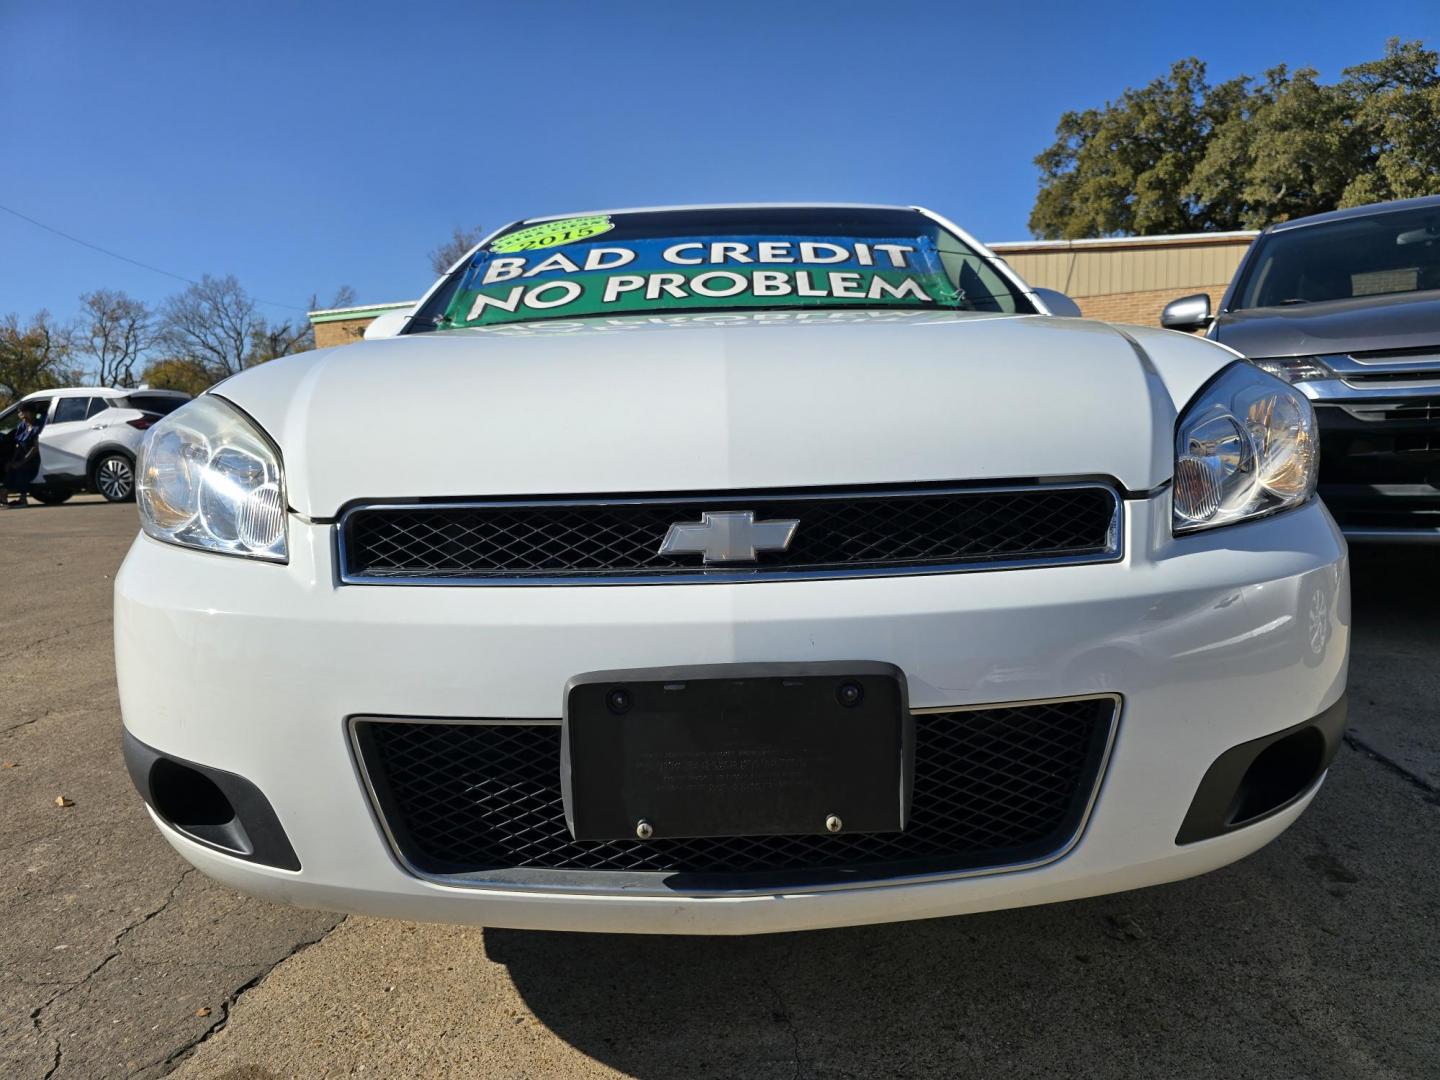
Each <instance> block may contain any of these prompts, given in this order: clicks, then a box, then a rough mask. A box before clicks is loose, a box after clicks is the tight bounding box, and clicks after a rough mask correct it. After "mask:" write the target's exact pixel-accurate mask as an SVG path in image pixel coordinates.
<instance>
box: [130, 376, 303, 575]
mask: <svg viewBox="0 0 1440 1080" xmlns="http://www.w3.org/2000/svg"><path fill="white" fill-rule="evenodd" d="M139 476H140V478H139V481H138V482H137V484H136V488H135V490H136V501H137V502H138V504H139V507H140V524H141V527H142V528H143V529H144V530H145V532H146V534H148V535H150V536H153V537H155V539H157V540H164V541H166V542H167V543H171V544H179V545H181V546H183V547H191V548H198V549H199V550H201V551H213V552H217V553H219V554H222V555H244V556H248V557H250V558H253V559H269V560H272V561H274V562H284V561H285V560H286V559H287V557H288V555H289V551H288V549H287V546H286V542H285V481H284V475H283V473H282V471H281V468H280V455H279V453H278V452H277V451H276V449H275V447H274V445H273V444H272V443H271V442H270V440H269V439H268V438H266V437H265V434H264V433H263V432H262V431H260V429H259V428H257V427H256V426H255V425H254V424H253V423H252V422H251V421H250V419H249V418H248V417H246V416H245V415H244V414H243V413H241V412H240V410H239V409H236V408H235V407H234V406H232V405H230V404H229V403H227V402H226V401H224V400H223V399H221V398H218V397H215V396H214V395H213V394H204V395H202V396H201V397H198V398H196V399H195V400H194V401H190V402H187V403H186V404H184V405H182V406H181V407H180V408H178V409H176V410H175V411H174V412H172V413H171V414H170V415H169V416H167V417H165V419H163V420H161V421H160V422H159V423H157V424H156V425H155V426H154V427H152V428H151V429H150V431H149V432H148V433H147V435H146V439H145V445H144V446H143V447H142V448H141V451H140V468H139Z"/></svg>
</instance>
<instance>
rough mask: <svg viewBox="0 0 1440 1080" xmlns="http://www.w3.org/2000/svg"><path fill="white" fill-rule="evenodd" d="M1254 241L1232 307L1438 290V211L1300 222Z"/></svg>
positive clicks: (1439, 283)
mask: <svg viewBox="0 0 1440 1080" xmlns="http://www.w3.org/2000/svg"><path fill="white" fill-rule="evenodd" d="M1260 243H1261V246H1260V247H1259V248H1258V249H1257V250H1256V252H1255V254H1254V256H1253V257H1252V258H1251V259H1250V260H1249V263H1248V265H1247V269H1246V272H1245V278H1244V280H1243V281H1242V282H1241V286H1240V289H1239V290H1238V292H1237V296H1238V297H1239V299H1238V300H1237V301H1236V302H1235V304H1234V307H1235V308H1236V309H1240V308H1256V307H1277V306H1280V305H1284V304H1306V303H1317V302H1320V301H1324V300H1346V299H1349V298H1350V297H1354V296H1383V295H1385V294H1388V293H1407V292H1418V291H1420V290H1423V289H1440V206H1430V207H1422V208H1420V209H1418V210H1396V211H1391V212H1389V213H1380V214H1372V215H1370V216H1368V217H1359V218H1350V219H1347V220H1342V221H1334V222H1330V223H1328V224H1325V225H1304V226H1301V227H1299V228H1297V229H1286V230H1281V231H1279V232H1274V233H1270V234H1269V235H1268V236H1266V237H1264V238H1263V240H1261V242H1260Z"/></svg>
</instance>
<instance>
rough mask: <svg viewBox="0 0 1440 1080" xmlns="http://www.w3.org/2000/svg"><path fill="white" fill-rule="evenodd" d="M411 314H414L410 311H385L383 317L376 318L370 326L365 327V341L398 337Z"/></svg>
mask: <svg viewBox="0 0 1440 1080" xmlns="http://www.w3.org/2000/svg"><path fill="white" fill-rule="evenodd" d="M412 314H414V313H413V312H410V311H387V312H385V314H384V315H378V316H376V317H375V319H374V320H373V321H372V322H371V323H370V325H369V326H367V327H365V340H366V341H372V340H374V339H375V338H391V337H399V336H400V331H401V330H404V329H405V324H406V323H407V322H409V321H410V316H411V315H412Z"/></svg>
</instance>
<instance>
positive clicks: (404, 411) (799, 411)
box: [216, 312, 1233, 518]
mask: <svg viewBox="0 0 1440 1080" xmlns="http://www.w3.org/2000/svg"><path fill="white" fill-rule="evenodd" d="M843 314H844V316H845V317H844V318H836V317H833V316H827V315H825V314H822V313H813V314H812V315H811V316H810V318H800V317H797V316H796V315H795V314H794V313H773V314H769V315H763V314H749V315H736V316H704V315H689V316H680V317H666V318H656V319H646V318H643V317H642V318H630V319H616V320H610V321H607V322H604V323H586V322H567V323H564V324H558V325H554V326H547V325H546V324H530V325H528V326H525V327H507V328H503V329H502V328H495V329H488V330H464V331H451V332H445V333H434V334H419V335H408V336H405V337H399V338H393V339H389V340H374V341H364V342H357V343H356V344H353V345H346V346H343V347H340V348H335V349H325V350H318V351H315V352H311V353H306V354H302V355H300V356H296V357H289V358H286V359H282V360H276V361H272V362H271V363H269V364H265V365H262V366H260V367H257V368H254V369H252V370H250V371H248V372H246V373H244V374H243V375H240V376H237V377H236V378H234V379H231V380H228V381H226V382H225V383H224V384H223V385H221V386H220V387H219V388H217V390H216V392H217V393H218V394H220V395H222V396H223V397H225V398H227V399H229V400H230V401H232V402H234V403H235V404H236V405H238V406H240V407H241V408H242V409H244V410H245V411H246V412H247V413H249V414H250V415H251V416H252V417H253V418H254V419H255V420H256V421H257V422H258V423H259V424H261V425H262V426H263V427H264V428H265V429H266V431H267V432H269V434H270V435H271V436H272V437H273V438H274V439H275V441H276V442H277V444H278V445H279V447H280V449H281V453H282V456H283V458H284V463H285V470H286V484H287V491H288V497H289V501H290V505H291V506H292V507H293V508H294V509H295V510H296V511H298V512H300V513H302V514H305V515H308V516H311V517H316V518H328V517H331V516H334V515H335V514H336V513H337V512H338V511H339V510H340V509H341V508H342V507H343V506H344V505H345V504H347V503H350V502H354V501H357V500H367V499H413V498H432V497H465V496H486V495H514V496H518V495H547V494H567V495H570V494H600V493H606V494H611V493H622V492H623V493H640V492H644V493H651V492H655V493H658V492H677V491H714V490H738V489H754V488H779V487H810V486H823V485H842V484H843V485H850V484H854V485H859V484H883V483H906V482H914V481H953V480H981V479H1010V478H1021V477H1036V476H1050V477H1054V476H1109V477H1114V478H1115V479H1117V480H1119V481H1120V483H1121V484H1122V485H1124V486H1125V487H1127V488H1130V489H1132V490H1148V489H1150V488H1152V487H1154V486H1155V485H1157V484H1160V483H1162V482H1164V481H1165V480H1166V479H1168V478H1169V476H1170V472H1171V463H1172V450H1171V440H1172V433H1173V430H1174V420H1175V412H1176V409H1177V407H1178V406H1179V405H1182V404H1183V402H1184V401H1185V400H1186V399H1187V398H1188V397H1189V396H1190V395H1191V394H1192V393H1193V392H1194V390H1195V389H1196V388H1197V387H1198V386H1199V385H1200V384H1201V383H1203V382H1204V381H1205V380H1206V379H1207V378H1209V376H1210V375H1212V374H1213V373H1214V372H1215V371H1216V370H1218V369H1219V368H1221V367H1223V366H1225V364H1226V363H1228V362H1230V361H1231V360H1232V359H1233V355H1232V354H1230V353H1229V352H1228V351H1227V350H1224V349H1221V348H1218V347H1216V346H1215V345H1213V344H1212V343H1210V342H1206V341H1203V340H1199V339H1195V338H1191V337H1188V336H1186V335H1181V334H1173V333H1170V332H1168V331H1155V330H1141V329H1138V328H1135V329H1133V330H1130V331H1122V330H1119V329H1116V328H1112V327H1109V326H1106V325H1104V324H1102V323H1095V322H1085V321H1081V320H1075V319H1057V318H1049V317H1040V316H1029V317H1004V316H984V315H973V314H956V313H942V314H934V313H924V314H922V315H919V316H916V315H910V317H908V318H906V317H899V314H898V313H848V312H847V313H843ZM867 314H868V315H869V316H870V317H868V318H867V317H863V316H865V315H867Z"/></svg>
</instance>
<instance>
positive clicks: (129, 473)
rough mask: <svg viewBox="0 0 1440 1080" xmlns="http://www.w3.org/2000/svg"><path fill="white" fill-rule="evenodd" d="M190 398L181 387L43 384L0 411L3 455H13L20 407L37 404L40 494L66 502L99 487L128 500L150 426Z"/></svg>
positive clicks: (107, 494)
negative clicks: (49, 386) (46, 386)
mask: <svg viewBox="0 0 1440 1080" xmlns="http://www.w3.org/2000/svg"><path fill="white" fill-rule="evenodd" d="M189 400H190V395H189V394H185V393H181V392H180V391H178V390H149V389H142V390H117V389H115V388H114V387H107V386H81V387H70V388H68V389H64V390H40V391H37V392H35V393H33V394H27V395H26V396H25V397H23V398H21V399H20V400H19V401H17V402H16V403H15V404H14V405H12V406H11V407H10V408H8V409H6V410H5V411H4V412H0V458H8V456H9V438H10V436H11V434H12V433H13V432H14V430H15V428H16V427H17V426H18V425H19V423H20V407H21V406H22V405H26V404H29V405H33V406H34V407H35V408H36V409H37V410H38V412H39V421H40V423H41V425H42V426H41V428H40V440H39V441H40V474H39V476H38V477H37V478H36V480H35V482H34V485H33V491H32V494H33V495H34V496H35V498H37V499H38V500H39V501H40V502H44V503H61V502H64V501H65V500H66V499H68V498H70V496H71V495H74V494H75V493H76V492H80V491H98V492H99V493H100V494H101V495H103V496H105V498H106V499H108V500H109V501H110V502H124V501H126V500H127V499H131V498H134V495H135V456H136V454H137V453H138V452H139V450H140V444H141V442H143V441H144V439H145V432H146V431H147V430H148V429H149V428H150V426H151V425H152V424H154V423H155V422H156V421H157V420H159V419H160V418H161V417H162V416H165V415H166V414H168V413H171V412H174V411H175V410H176V409H178V408H179V407H180V406H181V405H183V404H185V402H187V401H189Z"/></svg>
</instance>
